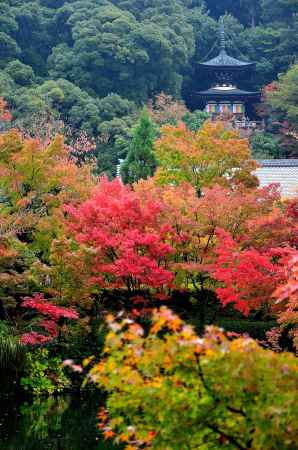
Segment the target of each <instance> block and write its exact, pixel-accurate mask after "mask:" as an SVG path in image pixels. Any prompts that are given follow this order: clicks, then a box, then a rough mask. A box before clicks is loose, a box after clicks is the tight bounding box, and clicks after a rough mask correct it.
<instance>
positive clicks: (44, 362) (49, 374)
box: [21, 348, 70, 395]
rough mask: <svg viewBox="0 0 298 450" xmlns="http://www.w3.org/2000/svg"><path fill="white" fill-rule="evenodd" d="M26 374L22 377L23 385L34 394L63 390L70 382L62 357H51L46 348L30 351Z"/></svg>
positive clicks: (49, 393) (48, 393)
mask: <svg viewBox="0 0 298 450" xmlns="http://www.w3.org/2000/svg"><path fill="white" fill-rule="evenodd" d="M26 375H27V376H24V377H22V378H21V385H22V386H23V387H24V389H25V390H26V391H28V392H30V393H31V394H33V395H51V394H54V393H58V392H62V391H63V390H64V389H65V388H66V387H67V386H69V384H70V382H69V380H68V378H67V377H66V375H65V372H64V367H63V366H62V361H61V359H60V358H59V357H55V358H53V357H50V354H49V350H47V349H46V348H39V349H36V350H35V351H32V352H28V354H27V367H26Z"/></svg>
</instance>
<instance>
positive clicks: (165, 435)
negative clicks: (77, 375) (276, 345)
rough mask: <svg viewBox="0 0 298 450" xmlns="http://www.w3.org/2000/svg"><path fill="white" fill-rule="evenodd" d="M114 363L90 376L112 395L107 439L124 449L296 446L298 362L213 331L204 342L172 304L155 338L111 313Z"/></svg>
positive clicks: (159, 316)
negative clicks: (173, 309) (113, 439)
mask: <svg viewBox="0 0 298 450" xmlns="http://www.w3.org/2000/svg"><path fill="white" fill-rule="evenodd" d="M108 321H109V324H110V329H111V331H110V333H109V334H108V336H107V340H106V348H105V351H106V355H107V358H106V360H104V361H102V362H101V363H99V364H97V365H96V366H95V367H94V368H93V369H92V371H91V376H92V377H93V380H94V381H95V382H96V383H97V384H98V386H99V387H100V388H102V389H105V390H106V391H107V392H108V394H109V397H108V400H107V409H106V410H102V411H101V412H100V415H99V418H100V422H101V427H102V428H103V431H104V434H105V436H106V437H115V441H116V442H126V443H127V447H126V449H137V448H151V449H156V450H157V449H158V450H168V449H171V450H186V449H199V448H202V449H206V450H207V449H208V450H213V449H214V450H217V449H218V448H222V449H226V450H228V449H229V450H232V449H243V450H244V449H248V448H251V449H254V450H269V449H270V450H281V449H283V450H285V449H288V450H291V449H293V448H294V447H295V446H296V442H297V433H298V429H297V401H298V391H297V382H298V373H297V361H296V359H295V357H294V355H292V354H289V353H282V354H278V353H274V352H272V351H270V350H264V349H263V348H261V347H260V346H259V345H258V344H257V343H256V342H255V341H254V340H252V339H250V338H238V339H235V340H231V339H229V338H228V337H227V336H225V334H224V333H223V332H222V331H221V330H220V329H218V328H216V327H208V328H207V331H206V334H205V336H204V338H203V339H200V338H199V337H198V336H197V335H196V333H195V332H194V330H193V328H192V327H190V326H188V325H186V324H185V323H184V322H183V321H182V320H181V319H180V318H179V317H178V316H176V315H174V314H173V313H172V311H170V310H169V309H167V308H161V309H160V310H159V311H157V310H156V311H155V313H154V315H153V321H152V326H151V328H150V330H149V332H148V333H145V331H144V329H143V328H142V327H141V326H139V325H138V324H137V323H134V322H132V321H131V320H127V319H126V320H123V321H122V322H119V321H116V320H114V318H113V317H108Z"/></svg>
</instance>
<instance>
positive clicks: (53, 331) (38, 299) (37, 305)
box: [20, 294, 79, 345]
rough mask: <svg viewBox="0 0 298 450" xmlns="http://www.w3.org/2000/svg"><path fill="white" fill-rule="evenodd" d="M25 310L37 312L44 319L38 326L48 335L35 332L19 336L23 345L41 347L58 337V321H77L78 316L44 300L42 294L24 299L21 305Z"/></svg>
mask: <svg viewBox="0 0 298 450" xmlns="http://www.w3.org/2000/svg"><path fill="white" fill-rule="evenodd" d="M22 306H23V307H25V308H32V309H35V310H36V311H38V312H39V313H40V314H42V315H43V316H45V317H46V318H43V319H40V320H39V322H38V326H39V327H40V328H42V329H43V330H45V331H46V332H47V333H48V334H47V335H44V334H40V333H37V332H36V331H31V332H30V333H25V334H23V335H22V336H21V340H20V341H21V342H22V344H25V345H43V344H46V343H48V342H50V341H52V340H53V339H55V338H56V337H58V335H59V326H58V321H59V319H61V318H63V319H78V318H79V314H78V313H77V312H76V311H75V310H74V309H71V308H63V307H61V306H56V305H54V304H53V303H50V302H49V301H48V300H46V299H45V298H44V296H43V294H34V295H33V297H25V298H24V301H23V303H22Z"/></svg>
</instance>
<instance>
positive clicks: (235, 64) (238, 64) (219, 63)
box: [200, 49, 255, 70]
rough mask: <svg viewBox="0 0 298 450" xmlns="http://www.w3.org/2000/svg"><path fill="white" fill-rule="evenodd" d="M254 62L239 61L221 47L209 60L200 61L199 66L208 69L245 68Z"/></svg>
mask: <svg viewBox="0 0 298 450" xmlns="http://www.w3.org/2000/svg"><path fill="white" fill-rule="evenodd" d="M254 65H255V63H253V62H248V61H240V59H236V58H233V57H232V56H230V55H228V54H227V52H226V50H225V49H221V51H220V53H219V55H217V56H216V57H215V58H212V59H210V60H209V61H206V62H203V63H200V66H203V67H205V68H210V69H216V68H218V69H229V70H233V69H236V70H237V69H245V68H249V67H252V66H254Z"/></svg>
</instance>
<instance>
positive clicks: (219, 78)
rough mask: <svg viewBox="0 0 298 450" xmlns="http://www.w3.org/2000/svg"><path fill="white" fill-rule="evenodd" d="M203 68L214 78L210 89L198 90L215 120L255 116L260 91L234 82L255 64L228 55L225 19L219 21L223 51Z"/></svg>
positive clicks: (204, 104) (243, 118)
mask: <svg viewBox="0 0 298 450" xmlns="http://www.w3.org/2000/svg"><path fill="white" fill-rule="evenodd" d="M200 68H201V69H202V70H203V71H204V72H205V73H207V75H208V77H210V78H211V79H213V80H214V85H213V86H212V87H210V89H208V90H206V91H201V92H197V93H196V97H197V98H198V100H199V104H200V107H201V108H202V107H204V108H205V110H206V111H207V112H208V113H209V114H210V115H211V116H212V118H213V119H217V118H218V116H223V115H226V116H230V117H231V118H234V119H235V120H238V121H243V120H245V119H246V118H251V119H253V118H254V117H253V116H254V104H256V103H258V102H259V101H260V97H261V95H260V92H249V91H245V90H242V89H239V88H238V87H237V86H236V84H235V81H236V80H237V79H238V78H239V75H241V74H243V73H244V72H249V71H251V70H253V69H254V68H255V63H253V62H247V61H240V60H239V59H236V58H233V57H232V56H230V55H228V53H227V51H226V40H225V29H224V21H223V18H222V19H221V21H220V52H219V54H218V55H217V56H216V57H215V58H212V59H210V60H209V61H206V62H202V63H200Z"/></svg>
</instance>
